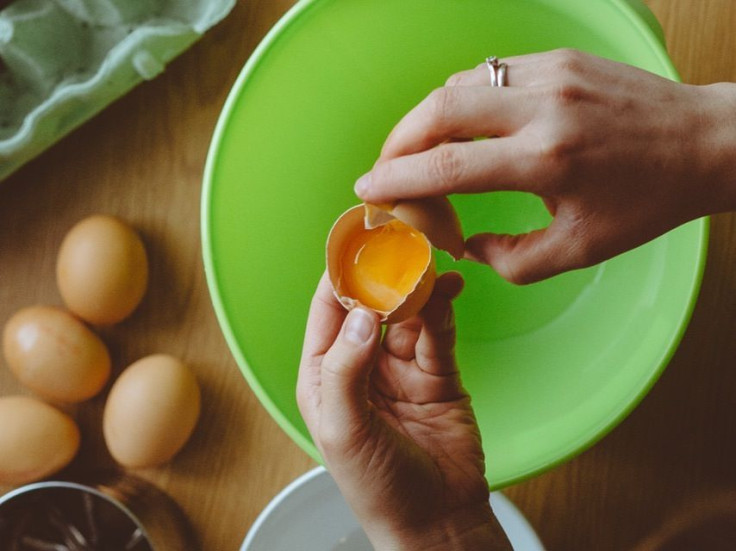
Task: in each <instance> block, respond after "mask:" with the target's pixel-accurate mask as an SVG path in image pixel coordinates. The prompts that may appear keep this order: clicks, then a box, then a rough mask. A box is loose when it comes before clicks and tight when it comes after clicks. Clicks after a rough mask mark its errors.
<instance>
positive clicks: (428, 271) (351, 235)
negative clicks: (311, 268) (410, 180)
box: [327, 197, 465, 323]
mask: <svg viewBox="0 0 736 551" xmlns="http://www.w3.org/2000/svg"><path fill="white" fill-rule="evenodd" d="M433 246H434V247H437V248H439V249H443V250H445V251H447V252H448V253H449V254H450V255H451V256H452V257H453V258H455V259H456V260H457V259H459V258H461V257H462V255H463V251H464V247H465V245H464V240H463V234H462V229H461V227H460V221H459V220H458V217H457V214H456V213H455V210H454V208H453V207H452V204H451V203H450V201H449V200H448V199H447V198H446V197H430V198H424V199H416V200H408V201H401V202H398V203H394V204H390V205H368V204H360V205H356V206H354V207H352V208H350V209H348V210H347V211H346V212H344V213H343V214H342V215H341V216H340V217H339V218H338V219H337V221H336V222H335V224H334V225H333V226H332V229H331V230H330V234H329V237H328V238H327V271H328V274H329V277H330V281H331V282H332V287H333V289H334V292H335V296H336V297H337V299H338V301H340V303H341V304H342V305H343V306H344V307H345V308H346V309H348V310H350V309H352V308H355V307H356V306H363V307H366V308H369V309H371V310H374V311H375V312H376V313H377V314H378V315H379V316H380V317H381V321H382V322H384V323H398V322H400V321H403V320H405V319H408V318H410V317H411V316H413V315H415V314H417V313H418V312H419V311H420V310H421V309H422V307H423V306H424V305H425V304H426V302H427V300H429V297H430V295H431V294H432V289H433V288H434V282H435V278H436V271H435V260H434V252H433V248H432V247H433Z"/></svg>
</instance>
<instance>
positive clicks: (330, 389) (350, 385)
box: [320, 308, 381, 446]
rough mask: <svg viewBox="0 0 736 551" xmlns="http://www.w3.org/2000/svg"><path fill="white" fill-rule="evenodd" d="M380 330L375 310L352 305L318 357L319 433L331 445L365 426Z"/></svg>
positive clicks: (338, 442)
mask: <svg viewBox="0 0 736 551" xmlns="http://www.w3.org/2000/svg"><path fill="white" fill-rule="evenodd" d="M380 332H381V331H380V322H379V318H378V316H377V315H376V313H375V312H372V311H369V310H366V309H364V308H354V309H353V310H351V311H350V313H349V314H348V315H347V317H346V318H345V323H344V324H343V326H342V329H341V330H340V333H339V334H338V335H337V338H336V339H335V342H334V344H333V345H332V346H331V347H330V349H329V350H328V351H327V353H326V354H325V356H324V358H323V360H322V372H321V388H320V390H321V405H320V434H321V437H322V438H323V439H326V440H327V441H328V442H329V443H330V444H331V445H333V446H335V445H338V446H339V445H340V444H341V443H342V442H347V441H348V439H349V438H350V435H351V434H355V433H357V432H360V429H361V428H363V427H365V426H366V423H367V421H368V416H369V406H368V377H369V376H370V373H371V371H372V369H373V360H374V356H375V352H376V348H377V347H378V341H379V338H380Z"/></svg>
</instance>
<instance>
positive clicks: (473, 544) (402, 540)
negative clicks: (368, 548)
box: [366, 504, 511, 551]
mask: <svg viewBox="0 0 736 551" xmlns="http://www.w3.org/2000/svg"><path fill="white" fill-rule="evenodd" d="M366 533H367V534H368V537H369V538H370V540H371V543H373V546H374V547H375V549H376V551H477V550H478V549H483V550H488V551H497V550H498V551H507V550H511V544H510V543H509V541H508V539H507V538H506V534H505V533H504V531H503V529H502V528H501V525H500V524H499V523H498V520H496V517H495V515H494V514H493V511H492V510H491V507H490V505H487V504H486V505H485V506H482V507H478V508H477V509H473V510H471V511H468V510H463V511H457V512H454V513H452V514H448V515H447V516H444V517H441V518H438V519H437V520H436V521H434V522H429V523H427V524H425V525H422V526H417V527H396V528H394V527H386V526H375V527H370V526H366Z"/></svg>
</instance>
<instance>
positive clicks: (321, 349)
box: [296, 272, 347, 430]
mask: <svg viewBox="0 0 736 551" xmlns="http://www.w3.org/2000/svg"><path fill="white" fill-rule="evenodd" d="M346 315H347V311H346V310H345V308H343V307H342V305H341V304H340V303H339V302H338V301H337V299H336V298H335V295H334V293H333V292H332V284H331V283H330V280H329V278H328V276H327V273H326V272H325V273H324V274H323V275H322V278H321V279H320V282H319V284H318V285H317V290H316V292H315V294H314V297H313V298H312V304H311V306H310V308H309V316H308V319H307V328H306V332H305V337H304V346H303V349H302V357H301V361H300V364H299V376H298V379H297V386H296V394H297V404H298V405H299V410H300V411H301V414H302V417H303V418H304V421H305V423H306V424H307V426H308V427H309V428H310V430H312V429H313V428H314V427H316V420H317V410H318V408H319V403H320V370H321V365H322V357H323V356H324V355H325V353H326V352H327V350H329V348H330V347H331V346H332V343H334V342H335V338H336V337H337V335H338V333H339V332H340V328H341V327H342V324H343V321H344V320H345V317H346Z"/></svg>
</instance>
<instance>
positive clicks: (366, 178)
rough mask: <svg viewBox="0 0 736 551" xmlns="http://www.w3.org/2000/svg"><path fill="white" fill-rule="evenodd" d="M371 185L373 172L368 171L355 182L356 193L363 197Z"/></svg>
mask: <svg viewBox="0 0 736 551" xmlns="http://www.w3.org/2000/svg"><path fill="white" fill-rule="evenodd" d="M370 187H371V173H370V172H367V173H366V174H363V176H361V177H360V178H358V181H357V182H355V188H354V189H355V194H356V195H357V196H358V197H362V196H363V194H364V193H366V192H367V191H368V190H369V189H370Z"/></svg>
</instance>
